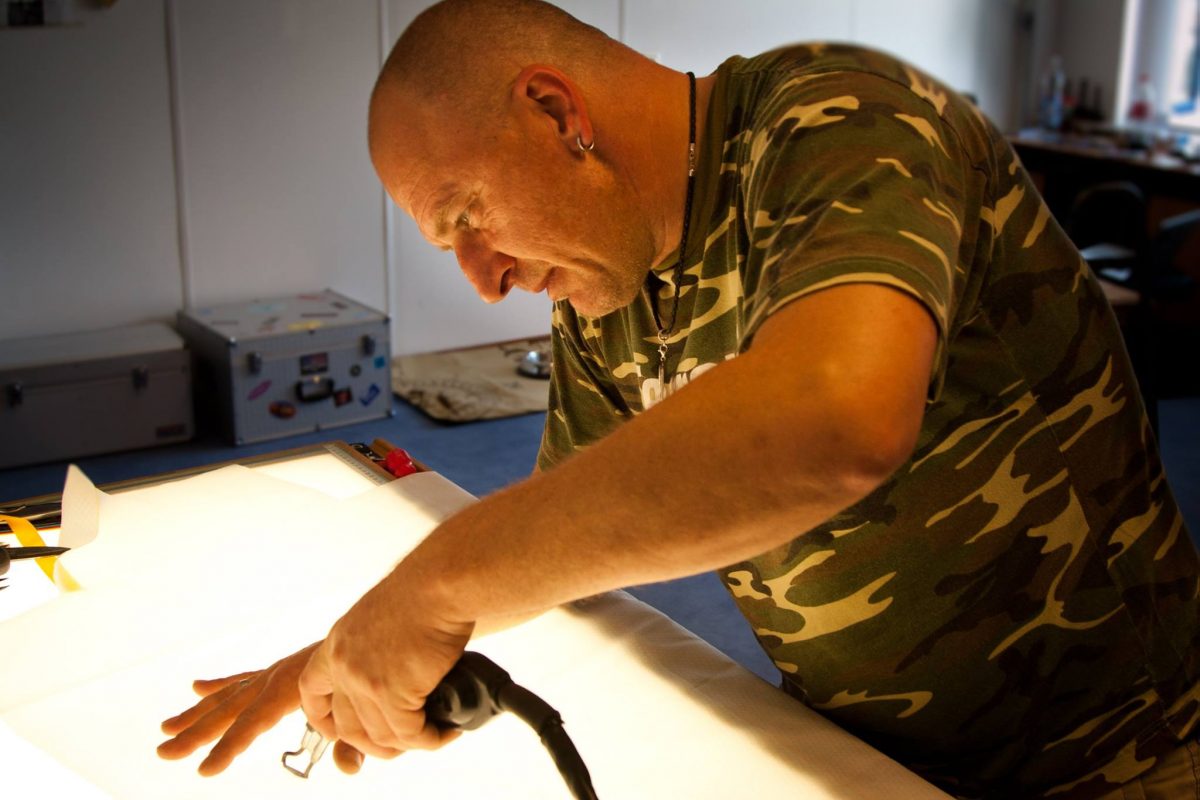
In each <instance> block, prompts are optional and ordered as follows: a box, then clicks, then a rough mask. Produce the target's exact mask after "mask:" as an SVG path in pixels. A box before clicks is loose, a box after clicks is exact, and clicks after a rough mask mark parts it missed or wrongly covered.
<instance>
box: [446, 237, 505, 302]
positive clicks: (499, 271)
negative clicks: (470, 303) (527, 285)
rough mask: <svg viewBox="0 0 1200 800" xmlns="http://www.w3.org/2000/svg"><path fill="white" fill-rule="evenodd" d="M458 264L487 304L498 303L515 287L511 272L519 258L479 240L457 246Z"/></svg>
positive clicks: (455, 249) (464, 242)
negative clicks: (494, 248)
mask: <svg viewBox="0 0 1200 800" xmlns="http://www.w3.org/2000/svg"><path fill="white" fill-rule="evenodd" d="M454 255H455V256H457V257H458V266H459V268H460V269H461V270H462V271H463V274H464V275H466V276H467V280H469V281H470V282H471V285H472V286H474V287H475V291H476V293H478V295H479V296H480V297H482V298H483V301H484V302H485V303H498V302H500V301H501V300H503V299H504V298H505V296H506V295H507V294H508V292H509V290H510V289H512V279H511V276H510V275H509V273H510V272H511V271H512V269H513V267H515V266H516V263H517V261H516V259H515V258H513V257H512V256H509V255H505V254H504V253H500V252H497V251H496V250H493V249H491V248H490V247H487V246H486V245H484V244H483V243H481V242H478V241H463V242H460V243H458V244H456V245H455V248H454Z"/></svg>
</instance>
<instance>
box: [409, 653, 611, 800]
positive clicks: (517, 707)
mask: <svg viewBox="0 0 1200 800" xmlns="http://www.w3.org/2000/svg"><path fill="white" fill-rule="evenodd" d="M502 711H511V712H512V713H513V714H514V715H516V716H517V717H519V718H520V719H522V720H524V721H525V723H526V724H528V725H529V726H530V727H532V728H533V729H534V730H535V731H537V734H538V737H539V738H541V740H542V744H543V745H544V746H545V747H546V749H547V750H549V751H550V755H551V756H552V757H553V758H554V763H555V765H556V766H557V767H558V771H559V773H560V774H561V775H562V776H563V780H564V781H565V782H566V784H567V788H569V789H570V790H571V794H572V795H573V796H574V797H575V798H577V800H598V798H597V797H596V790H595V789H593V788H592V779H591V776H590V775H589V774H588V770H587V766H586V765H585V764H584V763H583V759H582V758H581V757H580V755H579V751H578V750H576V749H575V743H574V742H572V741H571V737H570V736H568V735H567V732H566V730H564V729H563V721H562V717H561V716H560V715H559V713H558V712H557V711H555V710H554V708H552V707H551V706H550V704H549V703H547V702H546V701H545V700H543V699H542V698H540V697H538V696H537V695H536V694H534V693H533V692H531V691H529V690H528V689H526V688H525V687H523V686H518V685H517V684H516V683H513V680H512V678H511V677H509V674H508V673H507V672H505V671H504V670H503V669H501V668H500V667H499V666H498V665H497V664H496V663H495V662H494V661H492V660H491V659H489V658H487V657H486V656H482V655H480V654H479V653H472V652H469V651H468V652H465V653H463V654H462V657H461V658H459V660H458V663H456V664H455V665H454V667H453V668H452V669H451V670H450V671H449V672H448V673H446V677H444V678H442V681H441V683H439V684H438V685H437V686H436V687H435V688H434V690H433V691H432V692H430V693H429V697H428V698H426V700H425V713H426V715H427V716H428V717H429V718H430V719H431V720H433V721H434V723H436V724H438V725H440V726H442V727H450V728H462V729H463V730H474V729H475V728H478V727H480V726H481V725H483V724H484V723H485V722H487V721H488V720H489V719H491V718H492V717H494V716H496V715H497V714H499V713H500V712H502Z"/></svg>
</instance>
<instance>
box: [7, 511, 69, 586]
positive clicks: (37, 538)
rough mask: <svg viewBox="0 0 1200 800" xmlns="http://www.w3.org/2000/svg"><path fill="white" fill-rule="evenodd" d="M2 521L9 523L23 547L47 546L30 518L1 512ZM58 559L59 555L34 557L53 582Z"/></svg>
mask: <svg viewBox="0 0 1200 800" xmlns="http://www.w3.org/2000/svg"><path fill="white" fill-rule="evenodd" d="M0 522H7V523H8V527H10V528H12V532H13V533H15V534H16V535H17V541H18V542H20V543H21V546H22V547H45V546H46V542H45V541H44V540H43V539H42V535H41V534H40V533H38V531H37V528H35V527H33V523H32V522H30V521H29V520H27V519H25V518H23V517H10V516H7V515H5V514H0ZM57 560H58V556H42V557H41V558H37V559H34V561H36V562H37V565H38V566H39V567H41V569H42V572H44V573H46V577H47V578H49V579H50V580H51V582H53V581H54V562H55V561H57Z"/></svg>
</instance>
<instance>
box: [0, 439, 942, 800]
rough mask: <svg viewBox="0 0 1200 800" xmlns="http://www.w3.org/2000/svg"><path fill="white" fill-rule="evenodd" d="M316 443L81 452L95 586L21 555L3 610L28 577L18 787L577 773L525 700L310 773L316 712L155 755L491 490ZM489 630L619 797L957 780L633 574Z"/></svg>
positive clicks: (3, 713) (420, 790) (64, 792)
mask: <svg viewBox="0 0 1200 800" xmlns="http://www.w3.org/2000/svg"><path fill="white" fill-rule="evenodd" d="M303 461H304V462H305V463H303V464H301V463H299V461H297V462H295V463H285V464H282V465H281V464H276V465H268V466H266V467H261V468H257V469H248V468H244V467H226V468H222V469H219V470H216V471H214V472H210V473H206V474H203V475H199V476H196V477H192V478H188V479H186V480H181V481H176V482H173V483H168V484H163V485H161V486H153V487H148V488H145V489H139V490H133V491H126V492H123V493H121V494H115V495H105V494H103V493H100V492H97V491H96V490H95V489H94V488H92V487H91V486H90V484H89V483H88V482H87V481H86V480H80V478H81V475H72V477H71V478H70V479H69V482H68V489H67V493H66V496H65V503H66V505H65V522H64V531H63V538H64V540H65V539H67V538H69V537H75V536H79V535H81V534H80V533H79V529H80V526H82V527H84V528H86V527H87V526H88V525H92V526H94V527H95V528H96V529H97V530H96V531H95V532H96V534H97V535H96V538H95V540H94V541H92V542H91V543H90V544H86V545H83V546H81V547H77V548H76V549H75V550H73V551H72V552H71V553H70V554H68V555H67V556H64V557H63V558H62V559H60V566H61V567H62V568H63V569H65V570H66V571H67V572H69V573H70V576H71V577H72V578H73V579H75V580H76V581H78V583H79V584H80V585H81V586H82V588H81V589H80V590H79V591H74V592H66V593H61V594H60V593H59V592H58V591H57V590H56V589H55V588H54V587H53V586H52V585H51V584H50V582H49V581H48V580H46V579H45V578H44V577H43V576H41V575H40V573H36V567H34V566H33V565H32V564H29V563H26V562H18V563H16V564H14V565H13V569H12V570H11V571H10V576H11V577H10V583H11V584H13V588H10V589H9V590H8V591H6V592H4V593H2V594H0V618H3V617H4V616H10V615H11V607H10V610H9V611H7V612H6V603H9V602H10V601H11V602H12V603H13V607H15V606H20V605H22V604H24V605H26V606H29V610H27V611H25V612H24V613H21V614H18V615H17V616H11V618H8V619H7V620H5V621H3V622H0V759H2V760H3V765H4V769H3V785H4V790H5V795H6V796H8V797H37V796H41V797H72V798H89V797H96V798H104V797H111V798H119V799H120V800H126V798H129V799H131V800H132V799H133V798H153V800H161V798H172V800H182V799H183V798H221V799H222V800H227V799H228V798H231V797H236V798H243V797H245V798H255V799H256V800H265V799H267V798H324V797H329V798H353V797H363V798H384V797H397V798H399V797H437V798H463V799H464V800H465V799H466V798H488V799H489V800H490V799H493V798H494V799H497V800H502V799H504V798H513V799H514V800H516V798H520V800H529V798H567V797H568V796H569V795H568V792H567V790H566V788H565V786H564V784H563V782H562V779H561V778H560V777H559V775H558V773H557V772H556V770H555V768H554V765H553V762H552V761H551V759H550V757H549V755H548V754H547V753H546V752H545V751H544V750H543V748H542V746H541V744H540V742H539V741H538V738H537V736H536V734H534V733H533V732H532V731H531V730H529V729H528V728H527V727H525V726H524V725H523V724H522V723H521V722H519V721H518V720H516V719H515V718H513V717H512V716H511V715H504V716H501V717H498V718H496V719H495V720H493V721H492V722H490V723H489V724H488V725H486V726H485V727H484V728H482V729H480V730H478V731H473V732H470V733H468V734H466V735H464V736H463V737H462V738H460V739H459V740H458V741H456V742H454V743H452V744H451V745H450V746H448V747H446V748H444V749H443V750H441V751H438V752H412V753H406V754H404V755H403V756H401V757H399V758H397V759H395V760H392V761H377V760H373V759H368V760H367V763H366V764H365V765H364V768H363V770H362V772H361V773H359V774H358V775H355V776H346V775H342V774H341V773H340V772H339V771H338V770H337V768H336V767H335V766H334V765H333V763H332V758H331V757H329V756H327V757H326V760H325V761H322V762H321V763H320V764H318V765H317V767H316V768H315V769H314V770H313V773H312V775H311V776H310V778H309V779H308V780H307V781H305V780H300V779H298V778H296V777H295V776H293V775H291V774H289V773H287V772H286V771H285V770H284V769H283V768H282V766H281V765H280V763H279V759H280V755H281V754H282V753H283V752H284V751H285V750H292V749H295V747H296V745H297V744H298V742H299V739H300V735H301V733H302V732H303V729H304V721H303V717H302V716H301V715H300V714H299V713H298V712H297V713H296V714H294V715H292V716H291V717H288V718H286V719H285V720H283V722H281V723H280V724H279V725H278V726H276V728H275V729H273V730H271V731H270V732H268V733H267V734H265V735H263V736H262V737H260V738H259V739H258V740H257V741H256V742H255V743H254V744H253V745H252V746H251V748H250V749H249V750H248V751H247V752H246V753H244V754H243V755H242V756H241V757H240V758H239V759H238V760H237V761H236V762H235V763H234V764H233V766H232V767H230V769H228V770H227V771H226V772H225V773H223V774H222V775H220V776H217V777H214V778H201V777H199V776H198V775H196V773H195V767H196V765H197V764H198V763H199V761H200V759H201V757H202V753H197V754H195V755H194V756H192V757H191V758H189V759H186V760H184V761H182V762H166V761H162V760H160V759H158V758H157V756H156V755H155V753H154V748H155V746H156V745H157V744H158V743H159V742H161V741H162V740H163V738H164V737H163V735H162V734H161V733H160V732H159V727H158V726H159V722H160V721H161V720H162V719H164V718H166V717H168V716H171V715H173V714H175V713H178V712H179V711H181V710H183V709H184V708H186V707H187V706H189V705H191V704H192V703H193V702H194V701H195V697H194V695H192V693H191V691H190V683H191V681H192V679H194V678H198V677H219V676H221V675H227V674H233V673H235V672H240V671H244V670H246V669H253V668H255V667H259V666H265V665H267V664H270V663H271V662H273V661H274V660H276V659H277V658H279V657H280V656H282V655H284V654H286V653H289V652H293V651H294V650H296V649H298V648H299V647H301V646H303V645H304V644H307V643H308V642H310V641H313V640H315V639H317V638H320V637H321V636H322V635H323V634H324V633H325V632H326V631H327V630H328V628H329V626H330V624H332V622H333V621H334V620H336V619H337V617H338V616H340V614H341V612H342V611H343V610H344V609H346V608H348V607H349V605H350V604H351V603H352V602H353V601H354V600H355V599H356V598H357V597H358V596H359V595H361V594H362V592H363V591H365V590H366V589H367V588H369V587H370V586H371V585H372V584H373V583H374V582H375V581H377V580H378V579H379V578H380V577H382V575H384V574H386V572H387V571H388V570H389V569H390V565H392V564H394V563H395V562H396V561H398V560H399V559H400V558H402V557H403V556H404V554H405V553H407V552H408V551H409V550H411V548H412V547H413V546H414V545H415V544H416V543H417V542H418V541H419V540H420V538H421V537H422V536H424V535H425V534H427V533H428V532H429V530H431V529H432V528H433V526H434V525H435V524H436V521H437V520H438V519H441V518H442V517H444V516H445V515H447V514H449V513H452V512H453V511H454V510H455V509H456V508H458V507H461V506H462V505H464V504H466V503H468V502H471V499H472V498H471V497H470V496H469V495H467V494H466V493H465V492H463V491H462V490H461V489H458V488H457V487H456V486H454V485H453V484H451V483H450V482H449V481H446V480H445V479H444V478H441V477H440V476H438V475H436V474H434V473H421V474H418V475H414V476H409V477H406V478H402V479H400V480H397V481H392V482H390V483H386V484H382V485H376V483H375V482H374V481H372V480H371V479H370V478H369V477H367V476H365V475H363V474H362V473H361V472H359V473H357V474H356V473H355V470H353V469H352V468H350V467H349V466H347V464H346V462H345V461H344V460H341V459H338V458H334V457H333V456H330V455H317V456H310V457H307V458H305V459H303ZM328 492H333V495H336V496H331V495H330V494H329V493H328ZM85 533H88V532H87V531H85ZM48 538H49V537H48ZM18 584H19V585H20V586H21V587H22V589H23V590H27V591H24V593H23V594H22V593H18V592H17V591H16V588H17V585H18ZM14 594H17V595H18V597H12V595H14ZM470 647H471V649H474V650H478V651H479V652H482V653H484V654H486V655H488V656H490V657H491V658H492V659H494V660H495V661H496V662H497V663H498V664H500V665H501V666H502V667H504V668H505V669H506V670H507V671H508V672H509V673H510V674H511V675H512V676H513V679H514V680H516V681H517V682H518V683H521V684H523V685H525V686H526V687H528V688H530V689H532V690H533V691H535V692H537V693H538V694H539V695H541V696H542V697H543V698H545V699H546V700H547V701H548V702H549V703H550V704H551V705H553V706H554V707H555V708H557V709H558V710H559V711H560V712H561V713H562V716H563V718H564V720H565V722H566V729H567V732H568V733H569V734H570V735H571V737H572V739H573V740H574V741H575V744H576V746H577V747H578V749H579V751H580V753H581V755H582V756H583V758H584V760H585V761H586V763H587V765H588V768H589V770H590V772H591V775H592V779H593V783H594V785H595V787H596V791H597V794H598V795H599V797H600V798H602V799H603V800H614V799H617V798H622V799H625V798H667V797H671V798H675V797H679V798H728V797H746V796H752V795H758V794H774V795H776V796H780V797H788V798H847V800H849V798H853V799H854V800H862V799H863V798H874V797H886V798H889V800H905V799H906V798H912V799H913V800H922V799H924V798H946V797H947V795H945V794H943V793H942V792H940V791H938V790H937V789H936V788H934V787H932V786H931V785H929V784H928V783H926V782H924V781H923V780H921V779H920V778H919V777H917V776H916V775H914V774H913V773H911V772H909V771H908V770H906V769H904V768H903V767H901V766H900V765H899V764H897V763H895V762H894V761H892V760H890V759H888V758H887V757H885V756H883V755H882V754H880V753H879V752H878V751H876V750H874V749H872V748H870V747H869V746H868V745H866V744H864V743H863V742H861V741H860V740H858V739H856V738H855V737H853V736H851V735H849V734H848V733H846V732H845V731H843V730H841V729H840V728H838V727H837V726H835V725H834V724H832V723H830V722H828V721H827V720H825V719H823V718H822V717H820V716H819V715H817V714H816V713H815V712H813V711H811V710H809V709H808V708H806V707H804V706H803V705H801V704H800V703H798V702H796V701H794V700H793V699H791V698H789V697H788V696H786V695H785V694H783V693H782V692H781V691H780V690H778V689H777V688H775V687H773V686H770V685H769V684H767V683H765V682H764V681H762V680H761V679H759V678H758V677H756V676H754V675H753V674H751V673H750V672H749V671H747V670H745V669H744V668H742V667H741V666H739V665H737V664H736V663H734V662H733V661H731V660H729V659H728V658H727V657H725V656H724V655H722V654H721V653H719V652H718V651H716V650H715V649H713V648H712V647H710V646H709V645H708V644H706V643H705V642H703V641H701V640H699V639H697V638H696V637H695V636H693V635H692V634H690V633H689V632H688V631H686V630H684V629H683V628H681V627H679V626H678V625H676V624H675V623H673V622H672V621H670V620H669V619H667V618H666V617H664V616H663V615H661V614H659V613H658V612H657V611H655V610H653V609H651V608H650V607H648V606H646V605H644V604H642V603H640V602H639V601H637V600H635V599H633V598H632V597H630V596H629V595H627V594H625V593H623V592H612V593H609V594H606V595H603V596H601V597H598V598H594V599H592V600H589V601H585V602H583V603H579V604H575V605H573V606H564V607H561V608H558V609H555V610H552V611H550V612H548V613H546V614H544V615H542V616H541V617H539V618H538V619H536V620H534V621H532V622H529V623H526V624H524V625H521V626H519V627H517V628H513V629H511V630H509V631H505V632H503V633H498V634H494V635H491V636H487V637H482V638H480V639H477V640H474V641H473V642H472V643H471V645H470ZM326 761H327V762H328V763H326Z"/></svg>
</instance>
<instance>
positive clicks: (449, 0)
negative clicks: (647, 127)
mask: <svg viewBox="0 0 1200 800" xmlns="http://www.w3.org/2000/svg"><path fill="white" fill-rule="evenodd" d="M635 55H636V54H635V53H634V52H633V51H632V50H630V49H629V48H627V47H625V46H624V45H622V44H620V43H619V42H617V41H615V40H614V39H612V38H610V37H609V36H608V35H607V34H605V33H604V32H603V31H600V30H599V29H597V28H594V27H592V26H591V25H587V24H585V23H583V22H580V21H579V20H577V19H575V18H574V17H572V16H571V15H570V14H568V13H566V12H565V11H563V10H561V9H559V8H557V7H555V6H552V5H550V4H549V3H544V2H541V0H444V2H441V3H438V4H436V5H434V6H432V7H430V8H428V9H426V10H425V11H423V12H422V13H421V14H420V15H418V16H417V18H416V19H414V20H413V22H412V24H410V25H409V26H408V28H407V29H406V30H405V31H404V33H403V34H402V35H401V36H400V38H399V39H398V40H397V41H396V44H395V46H394V47H393V48H392V52H391V54H390V55H389V56H388V59H387V62H386V63H385V64H384V66H383V69H382V70H381V72H380V74H379V79H378V80H377V81H376V84H375V91H374V93H373V95H372V101H371V109H372V113H371V126H372V133H371V136H372V139H374V135H375V133H374V128H375V127H376V125H377V124H378V119H379V114H378V106H379V104H380V103H381V102H385V101H387V100H389V99H391V98H395V97H398V96H400V95H401V94H402V95H403V96H404V97H405V99H406V100H407V101H408V102H420V103H422V104H429V105H434V106H437V107H442V106H444V105H445V104H446V102H447V101H452V102H453V105H454V107H455V108H457V109H461V110H462V111H464V112H465V113H467V114H469V115H470V116H471V118H472V119H475V120H478V119H481V118H482V119H488V118H490V117H491V116H492V115H493V114H495V113H497V112H498V110H499V108H500V107H501V104H502V102H503V100H504V97H505V93H506V89H507V88H508V86H509V84H511V82H512V80H513V78H514V77H515V76H516V74H517V73H518V72H519V71H520V70H521V69H522V68H523V67H525V66H527V65H529V64H547V65H550V66H554V67H557V68H559V69H561V70H562V71H563V72H565V73H567V74H569V75H571V76H573V77H574V78H575V79H576V80H579V81H581V82H583V81H588V79H589V78H592V77H594V76H595V75H596V74H597V72H598V67H599V66H600V65H604V66H605V68H606V75H608V76H609V77H611V75H612V70H611V68H612V66H613V63H612V62H613V60H614V59H616V60H623V59H627V58H628V57H629V56H635Z"/></svg>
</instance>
